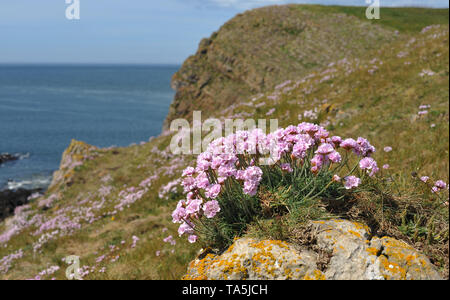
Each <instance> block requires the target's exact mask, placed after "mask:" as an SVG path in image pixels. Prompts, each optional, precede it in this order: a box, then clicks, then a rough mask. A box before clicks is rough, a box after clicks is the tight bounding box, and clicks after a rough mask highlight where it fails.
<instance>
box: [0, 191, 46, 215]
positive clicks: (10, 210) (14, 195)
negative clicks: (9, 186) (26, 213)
mask: <svg viewBox="0 0 450 300" xmlns="http://www.w3.org/2000/svg"><path fill="white" fill-rule="evenodd" d="M41 191H42V190H41V189H35V190H26V189H17V190H4V191H0V221H3V220H4V219H6V218H7V217H9V216H11V215H13V214H14V209H15V208H16V207H18V206H21V205H24V204H27V203H28V197H30V196H31V195H32V194H34V193H39V192H41Z"/></svg>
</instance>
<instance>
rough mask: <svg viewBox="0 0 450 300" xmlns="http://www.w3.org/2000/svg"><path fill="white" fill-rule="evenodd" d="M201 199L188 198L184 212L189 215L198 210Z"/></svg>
mask: <svg viewBox="0 0 450 300" xmlns="http://www.w3.org/2000/svg"><path fill="white" fill-rule="evenodd" d="M201 205H202V200H189V201H188V202H187V206H186V213H187V214H189V215H193V214H196V213H197V212H199V211H200V207H201Z"/></svg>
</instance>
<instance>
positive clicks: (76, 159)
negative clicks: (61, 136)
mask: <svg viewBox="0 0 450 300" xmlns="http://www.w3.org/2000/svg"><path fill="white" fill-rule="evenodd" d="M94 150H98V148H97V147H95V146H91V145H89V144H86V143H84V142H81V141H76V140H72V141H71V143H70V145H69V147H68V148H67V149H66V150H65V151H64V153H63V155H62V159H61V164H60V167H59V170H57V171H55V172H54V173H53V179H52V182H51V184H50V187H49V190H50V189H52V188H54V187H55V186H57V185H61V184H70V182H71V179H72V175H73V170H74V168H76V167H77V166H81V165H82V164H83V162H84V161H85V160H86V159H89V158H92V157H91V156H92V151H94Z"/></svg>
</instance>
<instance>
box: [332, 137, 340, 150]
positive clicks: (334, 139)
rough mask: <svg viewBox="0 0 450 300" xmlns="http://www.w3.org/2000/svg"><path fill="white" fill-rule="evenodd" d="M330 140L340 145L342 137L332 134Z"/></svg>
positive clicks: (335, 144)
mask: <svg viewBox="0 0 450 300" xmlns="http://www.w3.org/2000/svg"><path fill="white" fill-rule="evenodd" d="M331 142H333V144H334V146H335V147H336V148H337V147H340V145H341V143H342V138H341V137H340V136H333V137H331Z"/></svg>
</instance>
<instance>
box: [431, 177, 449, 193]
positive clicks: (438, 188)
mask: <svg viewBox="0 0 450 300" xmlns="http://www.w3.org/2000/svg"><path fill="white" fill-rule="evenodd" d="M445 188H447V184H446V183H445V182H444V181H442V180H438V181H436V182H435V184H434V186H433V188H432V189H431V191H432V192H433V193H438V192H440V191H441V190H443V189H445Z"/></svg>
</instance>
